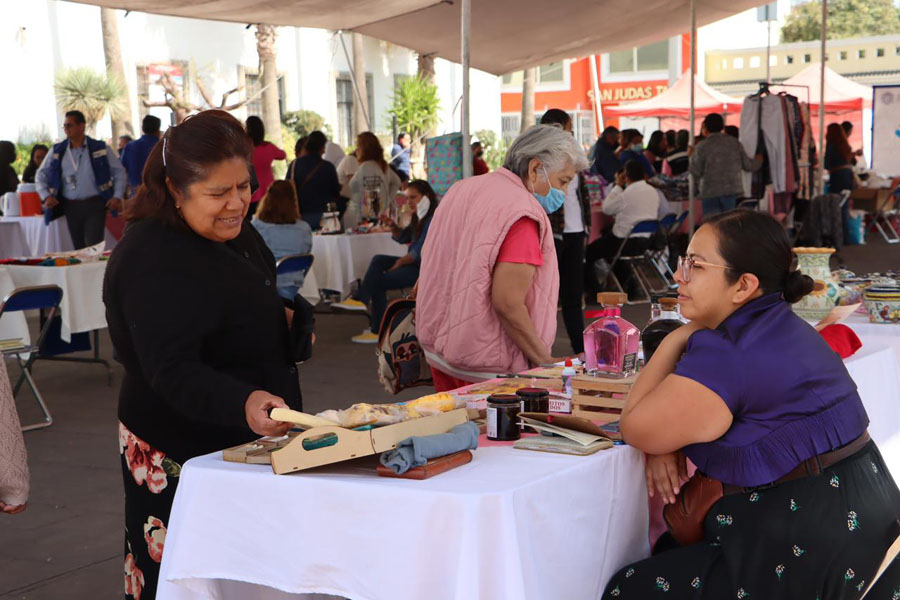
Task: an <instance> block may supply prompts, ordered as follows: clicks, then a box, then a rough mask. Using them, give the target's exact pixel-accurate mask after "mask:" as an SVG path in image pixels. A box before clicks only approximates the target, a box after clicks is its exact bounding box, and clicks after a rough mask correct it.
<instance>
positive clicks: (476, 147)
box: [472, 142, 491, 175]
mask: <svg viewBox="0 0 900 600" xmlns="http://www.w3.org/2000/svg"><path fill="white" fill-rule="evenodd" d="M483 157H484V148H482V147H481V142H472V174H473V175H484V174H485V173H490V172H491V168H490V167H488V165H487V163H486V162H484V158H483Z"/></svg>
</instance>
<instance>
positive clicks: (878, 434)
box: [844, 343, 900, 481]
mask: <svg viewBox="0 0 900 600" xmlns="http://www.w3.org/2000/svg"><path fill="white" fill-rule="evenodd" d="M844 365H845V366H846V367H847V371H848V372H849V373H850V376H851V377H852V378H853V381H855V382H856V387H857V390H858V391H859V396H860V398H862V401H863V405H864V406H865V407H866V412H867V413H868V414H869V421H870V422H869V433H870V434H871V435H872V439H873V440H875V443H876V444H878V447H879V449H880V450H881V454H882V455H883V456H884V461H885V463H886V464H887V466H888V468H889V469H890V471H891V473H892V474H893V475H894V478H895V479H897V480H898V481H900V362H898V357H897V354H896V352H895V350H894V348H893V347H892V346H887V345H885V344H878V343H869V344H867V345H864V346H863V347H862V348H860V350H859V352H857V353H856V354H854V355H853V356H851V357H850V358H848V359H847V360H845V361H844Z"/></svg>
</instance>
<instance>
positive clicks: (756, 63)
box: [750, 56, 762, 69]
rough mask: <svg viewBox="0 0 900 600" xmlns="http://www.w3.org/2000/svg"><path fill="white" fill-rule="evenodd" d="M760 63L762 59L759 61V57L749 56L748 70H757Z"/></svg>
mask: <svg viewBox="0 0 900 600" xmlns="http://www.w3.org/2000/svg"><path fill="white" fill-rule="evenodd" d="M761 63H762V59H760V57H758V56H751V57H750V68H751V69H758V68H759V65H760V64H761Z"/></svg>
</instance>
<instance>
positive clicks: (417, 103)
mask: <svg viewBox="0 0 900 600" xmlns="http://www.w3.org/2000/svg"><path fill="white" fill-rule="evenodd" d="M439 108H440V98H439V97H438V88H437V86H436V85H435V84H434V83H432V82H431V81H429V80H428V79H426V78H425V77H420V76H418V75H416V76H415V77H405V78H403V79H401V80H400V81H399V82H398V83H397V86H396V87H395V88H394V98H393V102H392V103H391V107H390V109H389V111H388V114H389V115H391V116H394V117H397V126H398V127H399V128H400V130H401V131H405V132H406V133H408V134H409V135H410V137H411V138H412V146H411V148H410V159H411V161H412V163H413V166H414V167H413V168H414V170H416V166H418V165H421V164H422V155H423V150H424V149H423V147H422V143H421V141H420V140H421V138H422V137H423V136H424V135H425V134H427V133H428V132H429V131H431V130H433V129H434V128H435V127H436V126H437V123H438V109H439ZM422 174H423V172H419V173H418V175H422Z"/></svg>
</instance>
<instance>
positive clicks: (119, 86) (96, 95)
mask: <svg viewBox="0 0 900 600" xmlns="http://www.w3.org/2000/svg"><path fill="white" fill-rule="evenodd" d="M53 89H54V91H55V92H56V104H57V106H59V108H60V109H62V110H64V111H68V110H80V111H81V112H82V113H84V117H85V119H86V120H87V126H88V129H89V130H90V131H91V132H93V131H94V129H95V127H96V125H97V122H98V121H100V120H101V119H102V118H103V117H104V116H105V115H106V113H107V112H109V113H110V115H112V117H113V118H114V119H120V118H122V116H123V115H124V114H125V112H126V111H127V110H128V97H127V95H128V94H127V90H126V88H125V84H124V83H122V82H121V81H119V80H118V78H116V77H114V76H112V75H108V74H106V73H100V72H98V71H95V70H93V69H90V68H88V67H78V68H76V69H65V70H62V71H60V72H59V73H57V74H56V79H55V82H54V86H53Z"/></svg>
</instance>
